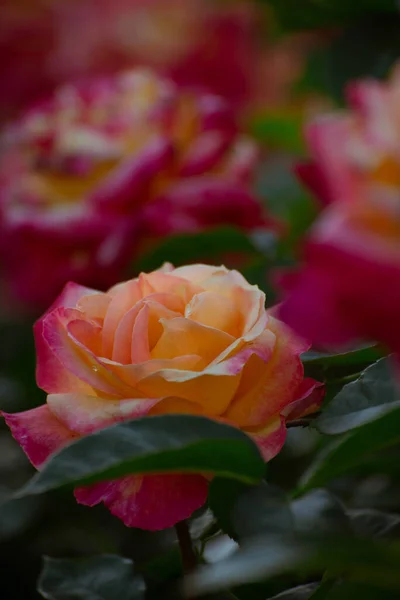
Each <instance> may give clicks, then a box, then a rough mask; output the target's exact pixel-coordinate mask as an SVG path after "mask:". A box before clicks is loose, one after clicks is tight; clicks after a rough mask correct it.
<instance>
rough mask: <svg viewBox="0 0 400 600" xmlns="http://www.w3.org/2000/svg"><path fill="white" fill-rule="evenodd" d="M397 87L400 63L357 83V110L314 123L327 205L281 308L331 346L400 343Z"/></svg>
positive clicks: (286, 283)
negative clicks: (378, 77) (387, 75)
mask: <svg viewBox="0 0 400 600" xmlns="http://www.w3.org/2000/svg"><path fill="white" fill-rule="evenodd" d="M399 94H400V68H397V69H396V70H395V71H394V73H393V76H392V78H391V80H390V81H389V82H388V83H381V82H378V81H374V80H367V81H362V82H359V83H356V84H353V85H352V86H351V87H350V89H349V99H350V103H351V108H350V110H348V111H347V112H345V113H342V112H341V113H333V114H331V115H328V116H324V117H322V118H320V119H318V120H316V121H315V122H313V123H311V125H310V127H309V130H308V139H309V141H310V145H311V151H312V159H313V161H314V164H315V166H316V167H317V170H318V172H319V174H320V176H321V177H322V179H320V183H321V184H322V186H320V191H321V192H322V193H323V196H324V200H325V201H326V200H328V206H327V208H326V209H325V210H324V211H323V212H322V214H321V216H320V217H319V218H318V219H317V221H316V223H315V224H314V226H313V227H312V229H311V231H310V233H309V235H308V236H307V239H306V241H305V244H304V253H303V263H304V264H303V267H302V268H301V269H300V271H299V272H298V273H297V274H295V275H291V276H290V277H289V278H286V279H285V278H284V279H283V287H285V288H286V290H287V296H286V298H285V299H284V301H283V303H282V305H281V307H280V312H279V315H280V317H281V318H282V319H283V320H284V321H286V322H287V323H288V324H289V325H290V326H291V327H293V328H294V329H295V330H296V331H297V332H298V333H299V334H300V335H304V336H307V338H308V339H311V340H312V341H313V342H314V343H315V344H316V345H318V346H321V347H324V348H330V349H337V348H341V347H346V346H348V345H352V344H354V343H355V342H358V341H360V340H367V341H373V340H376V341H379V342H381V343H382V344H383V345H385V346H386V347H387V348H389V349H391V350H394V351H395V352H399V351H400V323H399V319H398V307H399V302H400V211H399V207H400V201H399V192H400V175H399V174H400V160H399V153H398V147H399V143H400V126H399V123H400V119H399V117H400V112H399V103H398V98H399ZM314 174H315V173H314ZM315 183H316V180H315V179H314V189H315Z"/></svg>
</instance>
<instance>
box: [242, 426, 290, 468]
mask: <svg viewBox="0 0 400 600" xmlns="http://www.w3.org/2000/svg"><path fill="white" fill-rule="evenodd" d="M247 433H248V434H249V435H250V436H251V437H252V438H253V440H254V441H255V443H256V444H257V446H258V447H259V449H260V452H261V454H262V456H263V458H264V460H265V462H268V461H269V460H271V459H272V458H274V456H276V455H277V454H278V453H279V452H280V451H281V449H282V447H283V444H284V443H285V440H286V427H285V419H284V418H283V417H275V418H273V419H271V420H270V421H269V422H268V423H267V424H266V425H264V427H263V428H262V429H258V430H256V431H248V432H247Z"/></svg>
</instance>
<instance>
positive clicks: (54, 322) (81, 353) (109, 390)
mask: <svg viewBox="0 0 400 600" xmlns="http://www.w3.org/2000/svg"><path fill="white" fill-rule="evenodd" d="M82 316H83V315H82V314H81V313H80V312H79V311H76V310H73V309H63V308H58V309H56V310H54V311H53V312H52V313H50V314H49V315H47V316H46V317H45V319H44V320H43V323H42V327H43V330H42V335H43V340H44V341H45V342H46V343H47V345H48V348H49V350H50V351H51V352H52V353H54V355H55V357H56V358H57V359H58V360H59V362H60V363H61V364H62V365H63V367H64V368H65V369H66V370H67V371H69V372H70V373H72V374H73V375H74V376H75V377H76V378H78V379H79V380H81V381H82V382H84V383H85V384H87V385H84V386H83V390H82V384H81V385H80V386H79V385H78V386H75V383H73V385H72V386H71V385H69V387H68V388H67V389H60V386H59V388H58V389H56V390H54V389H52V390H51V391H56V392H60V393H63V392H70V391H71V390H74V391H84V392H86V393H87V392H89V393H90V390H88V385H89V386H91V387H92V389H95V390H97V391H99V392H102V393H106V394H108V395H111V396H114V397H115V396H117V397H118V396H121V397H127V398H131V397H132V392H133V390H132V389H131V388H130V387H129V386H128V385H127V384H126V383H124V382H122V381H121V380H120V379H119V378H118V377H116V375H115V374H113V373H112V372H111V371H110V370H109V369H107V368H106V367H105V366H104V364H103V363H101V362H100V361H99V360H98V358H97V357H96V356H95V355H94V354H93V353H92V352H90V350H89V349H88V348H86V347H85V346H84V345H83V344H82V343H80V342H79V341H78V340H77V339H76V338H74V337H73V336H72V335H71V333H69V332H68V331H67V326H68V324H69V323H70V322H71V321H75V320H79V319H82ZM49 375H50V376H51V374H49Z"/></svg>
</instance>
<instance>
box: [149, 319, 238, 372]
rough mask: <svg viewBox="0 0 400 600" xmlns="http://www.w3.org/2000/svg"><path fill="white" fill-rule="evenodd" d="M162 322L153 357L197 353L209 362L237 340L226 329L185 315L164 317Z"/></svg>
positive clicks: (171, 356) (173, 356)
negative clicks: (199, 321)
mask: <svg viewBox="0 0 400 600" xmlns="http://www.w3.org/2000/svg"><path fill="white" fill-rule="evenodd" d="M161 324H162V326H163V333H162V335H161V337H160V339H159V340H158V342H157V344H156V345H155V346H154V348H153V350H152V352H151V356H152V358H175V357H176V356H183V355H186V354H197V355H199V356H201V357H202V358H203V359H204V360H205V363H206V364H208V363H209V362H211V361H212V360H214V358H216V356H218V355H219V354H221V352H223V351H224V350H225V349H226V348H227V347H228V346H229V345H230V344H232V342H234V340H235V338H234V337H233V336H231V335H229V334H228V333H225V332H224V331H220V330H218V329H214V328H213V327H206V326H205V325H201V324H200V323H196V322H195V321H191V320H189V319H185V318H183V317H177V318H176V319H171V320H169V321H166V320H164V319H162V321H161Z"/></svg>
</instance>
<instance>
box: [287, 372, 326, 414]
mask: <svg viewBox="0 0 400 600" xmlns="http://www.w3.org/2000/svg"><path fill="white" fill-rule="evenodd" d="M325 392H326V390H325V386H324V384H323V383H320V382H319V381H315V380H314V379H311V377H306V379H303V381H302V382H301V384H300V386H299V389H298V390H297V396H296V400H294V401H293V402H291V403H290V404H288V405H287V406H286V407H285V408H284V409H283V410H282V411H281V414H282V415H283V416H284V417H285V419H286V421H292V420H293V419H299V418H300V417H304V416H306V415H309V414H311V413H313V412H315V411H316V410H318V409H319V408H320V406H321V404H322V401H323V399H324V396H325Z"/></svg>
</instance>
